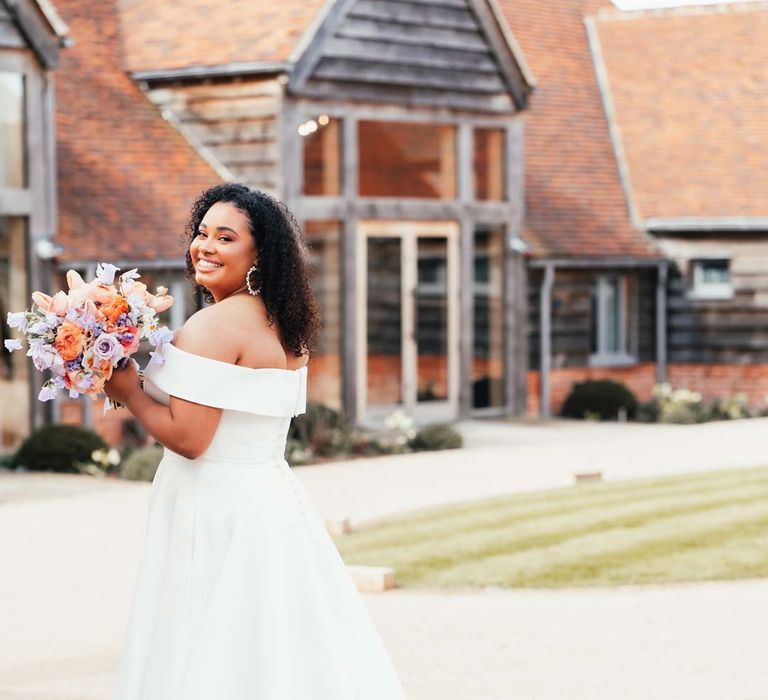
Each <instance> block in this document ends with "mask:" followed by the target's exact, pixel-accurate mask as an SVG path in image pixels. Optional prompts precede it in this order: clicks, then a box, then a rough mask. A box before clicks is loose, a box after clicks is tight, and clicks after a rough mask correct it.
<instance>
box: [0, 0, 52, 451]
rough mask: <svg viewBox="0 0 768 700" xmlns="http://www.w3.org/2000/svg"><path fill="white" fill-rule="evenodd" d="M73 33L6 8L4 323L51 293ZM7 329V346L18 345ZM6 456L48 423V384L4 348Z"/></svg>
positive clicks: (34, 9)
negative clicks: (57, 93)
mask: <svg viewBox="0 0 768 700" xmlns="http://www.w3.org/2000/svg"><path fill="white" fill-rule="evenodd" d="M66 32H67V27H66V25H65V24H64V22H63V21H62V20H61V18H60V17H59V15H58V14H57V13H56V11H55V10H54V9H53V8H52V7H51V6H50V4H49V3H47V2H44V1H40V2H37V1H35V0H18V1H17V2H9V1H8V0H0V316H2V320H3V324H4V322H5V320H6V314H7V312H8V311H18V310H21V309H23V308H25V307H26V306H28V305H29V294H30V292H31V291H32V290H33V289H37V288H41V287H43V286H47V283H48V282H47V277H48V275H49V274H50V270H49V267H50V260H51V256H52V251H53V244H52V238H53V236H54V235H55V233H56V225H57V223H56V169H55V151H56V149H55V144H54V131H53V121H54V100H53V74H54V71H55V69H56V67H57V65H58V62H59V49H60V46H61V44H62V42H63V41H64V38H65V35H66ZM9 331H10V329H9V328H8V327H7V326H5V325H3V331H2V333H0V335H1V336H2V339H3V340H5V339H6V338H9V337H11V334H10V333H9ZM2 353H3V366H2V376H1V377H0V427H1V428H2V434H1V437H0V448H7V447H10V446H13V445H15V444H16V443H18V441H19V439H20V438H21V437H23V436H24V435H26V434H27V432H28V431H29V428H30V425H40V424H42V422H43V421H44V420H45V418H46V416H45V412H44V407H43V406H42V405H40V404H38V403H37V402H35V401H33V400H32V395H33V394H32V391H31V390H30V385H31V386H32V388H33V389H34V388H36V387H39V386H40V384H41V381H40V377H39V375H38V374H37V373H36V372H33V371H31V367H30V363H29V361H28V360H27V358H25V357H24V356H23V354H21V353H18V352H17V353H14V354H11V353H10V352H8V351H7V350H6V349H5V347H4V346H3V347H2Z"/></svg>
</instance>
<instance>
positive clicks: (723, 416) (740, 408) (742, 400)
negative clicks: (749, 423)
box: [709, 393, 752, 420]
mask: <svg viewBox="0 0 768 700" xmlns="http://www.w3.org/2000/svg"><path fill="white" fill-rule="evenodd" d="M751 417H752V412H751V411H750V409H749V399H748V398H747V395H746V394H743V393H739V394H734V395H733V396H723V397H721V398H719V399H715V400H714V401H712V403H711V404H710V405H709V419H710V420H737V419H739V418H751Z"/></svg>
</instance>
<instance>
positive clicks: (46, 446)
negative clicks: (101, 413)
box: [10, 424, 107, 473]
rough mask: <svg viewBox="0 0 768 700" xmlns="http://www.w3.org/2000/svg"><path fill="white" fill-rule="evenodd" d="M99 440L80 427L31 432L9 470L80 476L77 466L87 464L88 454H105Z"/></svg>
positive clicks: (100, 439) (63, 427)
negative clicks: (48, 471) (97, 452)
mask: <svg viewBox="0 0 768 700" xmlns="http://www.w3.org/2000/svg"><path fill="white" fill-rule="evenodd" d="M106 448H107V444H106V443H105V442H104V440H102V438H101V436H99V435H97V434H96V433H94V432H93V431H92V430H88V429H87V428H82V427H80V426H79V425H63V424H61V425H46V426H45V427H43V428H40V429H39V430H36V431H35V432H33V433H32V434H31V435H30V436H29V437H28V438H27V439H26V440H25V441H24V442H23V443H21V446H20V447H19V449H18V450H17V452H16V454H14V456H13V459H12V460H11V463H10V466H11V467H12V468H16V467H25V468H26V469H32V470H50V471H56V472H70V473H79V471H80V469H79V468H78V463H83V464H85V463H89V462H90V461H91V453H92V452H93V451H95V450H104V449H106Z"/></svg>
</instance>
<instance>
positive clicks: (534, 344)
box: [528, 268, 657, 369]
mask: <svg viewBox="0 0 768 700" xmlns="http://www.w3.org/2000/svg"><path fill="white" fill-rule="evenodd" d="M606 272H621V271H620V270H607V269H601V270H595V269H591V268H587V269H576V270H574V269H563V268H557V270H556V272H555V282H554V286H553V289H552V318H551V323H552V368H553V369H557V368H560V367H587V366H589V364H590V362H589V357H590V355H591V354H592V344H593V341H592V338H593V336H594V333H595V325H594V324H595V319H594V313H593V295H594V290H595V284H596V279H597V275H598V274H601V273H606ZM626 274H628V275H629V276H630V279H631V283H630V289H631V294H632V302H631V305H630V306H631V312H632V314H633V318H632V319H631V321H630V324H631V326H632V328H633V331H634V332H633V333H631V335H630V339H629V349H630V351H631V352H633V354H635V355H636V357H637V360H638V362H653V361H654V360H655V354H656V350H655V347H656V346H655V342H656V330H655V322H656V312H655V289H656V274H657V273H656V270H655V269H641V270H634V271H627V272H626ZM542 281H543V272H542V270H541V269H529V270H528V366H529V369H539V365H540V357H539V352H540V347H541V346H540V342H541V337H540V328H541V323H540V318H539V290H540V289H541V285H542Z"/></svg>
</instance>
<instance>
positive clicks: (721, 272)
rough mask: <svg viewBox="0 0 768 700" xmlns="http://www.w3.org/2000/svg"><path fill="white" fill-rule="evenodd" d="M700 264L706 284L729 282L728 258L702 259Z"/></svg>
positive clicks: (702, 278) (702, 279)
mask: <svg viewBox="0 0 768 700" xmlns="http://www.w3.org/2000/svg"><path fill="white" fill-rule="evenodd" d="M699 266H700V267H701V281H702V282H703V283H704V284H728V282H729V281H730V274H729V271H728V261H727V260H702V261H701V262H700V263H699Z"/></svg>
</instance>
